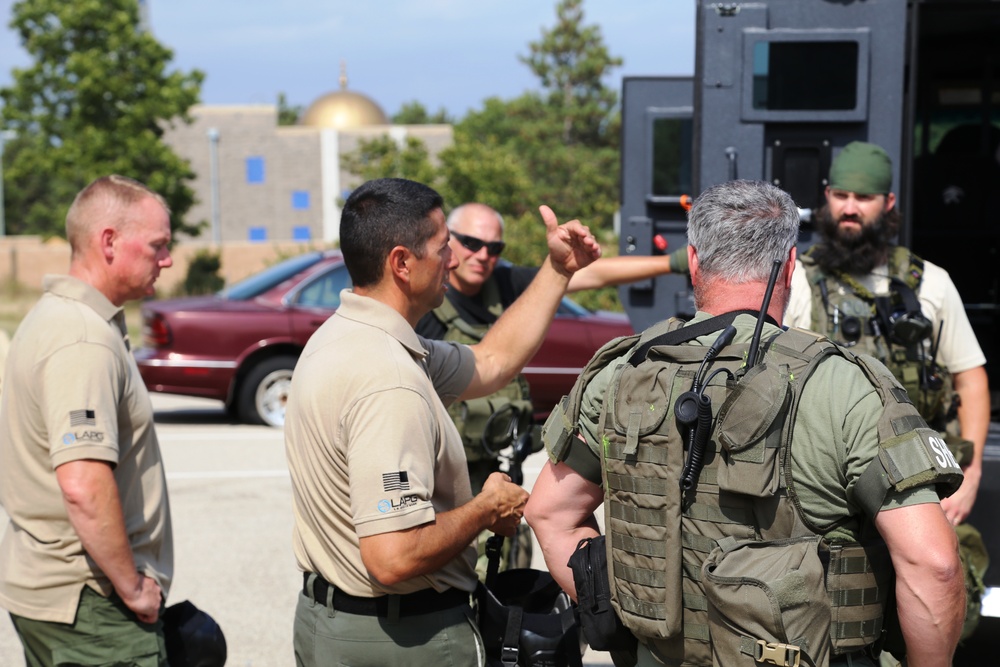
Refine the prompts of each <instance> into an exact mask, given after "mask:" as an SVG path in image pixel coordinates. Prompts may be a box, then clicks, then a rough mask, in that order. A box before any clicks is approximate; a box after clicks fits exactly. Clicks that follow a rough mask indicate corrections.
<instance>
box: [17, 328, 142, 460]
mask: <svg viewBox="0 0 1000 667" xmlns="http://www.w3.org/2000/svg"><path fill="white" fill-rule="evenodd" d="M37 371H38V391H39V396H38V402H39V405H40V406H42V410H43V418H44V420H45V430H46V433H47V434H48V439H49V442H48V445H49V456H50V458H51V460H52V467H53V468H56V467H58V466H60V465H62V464H64V463H67V462H69V461H76V460H80V459H96V460H100V461H108V462H110V463H113V464H117V463H118V456H119V450H118V404H119V398H120V397H121V396H122V394H123V393H124V391H125V386H124V385H125V378H126V377H127V371H126V369H125V361H124V360H123V359H121V358H120V357H119V356H118V355H117V354H116V352H115V351H114V350H111V349H110V348H108V347H106V346H104V345H100V344H94V343H87V342H79V343H75V344H73V345H69V346H66V347H63V348H62V349H60V350H58V351H56V352H55V353H54V354H52V355H50V356H49V357H47V358H46V359H45V360H44V361H43V362H41V363H40V364H39V365H38V367H37Z"/></svg>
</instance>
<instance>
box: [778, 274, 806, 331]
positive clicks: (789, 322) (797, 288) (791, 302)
mask: <svg viewBox="0 0 1000 667" xmlns="http://www.w3.org/2000/svg"><path fill="white" fill-rule="evenodd" d="M784 319H785V321H784V325H785V326H787V327H798V328H800V329H812V294H811V289H810V287H809V279H808V278H806V269H805V267H804V266H802V262H800V261H799V260H795V271H794V272H793V273H792V289H791V293H790V294H789V296H788V308H787V309H786V310H785V318H784Z"/></svg>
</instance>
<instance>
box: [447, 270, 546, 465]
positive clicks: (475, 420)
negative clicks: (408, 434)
mask: <svg viewBox="0 0 1000 667" xmlns="http://www.w3.org/2000/svg"><path fill="white" fill-rule="evenodd" d="M483 302H484V304H485V306H486V309H487V310H488V311H489V312H490V313H492V314H493V315H495V316H496V317H500V315H501V314H503V303H502V302H501V300H500V288H499V287H498V286H497V282H496V280H493V279H492V278H491V279H490V280H487V281H486V282H485V283H484V284H483ZM431 312H432V313H433V314H434V317H436V318H437V319H438V321H440V322H441V324H443V325H444V326H445V328H446V329H447V331H446V332H445V335H444V338H443V340H446V341H455V342H458V343H464V344H465V345H475V344H476V343H478V342H479V341H481V340H482V339H483V336H485V335H486V332H487V331H488V330H489V326H486V325H481V326H474V325H471V324H469V323H468V322H466V321H465V320H463V319H462V318H461V317H460V316H459V314H458V310H456V309H455V306H454V305H452V303H451V301H449V300H448V299H447V298H445V300H444V301H443V302H442V303H441V305H440V306H438V307H437V308H435V309H434V310H433V311H431ZM532 413H533V408H532V404H531V398H530V394H529V392H528V381H527V380H525V379H524V376H523V375H518V376H517V377H515V378H514V379H513V380H511V381H510V383H509V384H508V385H507V386H506V387H504V388H503V389H501V390H500V391H498V392H496V393H495V394H490V395H489V396H484V397H481V398H475V399H472V400H468V401H456V402H455V403H453V404H452V405H451V407H450V408H448V414H449V415H451V418H452V421H454V422H455V426H456V427H457V428H458V432H459V434H461V436H462V444H463V445H464V446H465V456H466V458H467V459H468V460H469V461H470V462H475V461H484V460H490V459H495V458H496V453H497V452H498V451H499V450H501V449H503V448H504V447H506V446H507V445H509V444H510V439H509V438H508V437H507V433H508V429H507V428H505V426H506V425H508V424H509V423H510V418H511V417H513V418H515V419H516V420H517V421H518V424H517V428H518V429H519V431H520V432H524V429H526V428H528V427H529V426H530V424H531V420H532ZM494 415H496V416H494ZM491 417H492V418H491Z"/></svg>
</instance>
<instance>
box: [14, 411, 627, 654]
mask: <svg viewBox="0 0 1000 667" xmlns="http://www.w3.org/2000/svg"><path fill="white" fill-rule="evenodd" d="M153 405H154V408H155V410H156V421H157V431H158V433H159V436H160V442H161V446H162V449H163V456H164V459H165V465H166V469H167V482H168V486H169V492H170V503H171V509H172V512H173V518H174V540H175V545H176V549H175V551H176V563H175V566H176V567H175V581H174V584H173V587H172V589H171V591H170V598H169V600H168V603H171V604H172V603H175V602H179V601H181V600H185V599H189V600H191V601H192V602H194V603H195V604H196V605H198V606H199V607H201V608H202V609H204V610H205V611H207V612H208V613H210V614H212V616H213V617H214V618H215V619H216V620H217V621H218V622H219V624H220V625H221V626H222V628H223V630H224V631H225V633H226V639H227V643H228V646H229V659H228V661H227V665H229V666H230V667H257V666H260V667H286V666H291V665H294V659H293V657H292V640H291V636H292V616H293V612H294V608H295V600H296V592H297V590H298V588H299V587H300V586H301V585H302V579H301V575H300V574H299V573H298V571H297V570H296V567H295V561H294V558H293V556H292V548H291V533H292V525H291V521H292V520H291V483H290V481H289V478H288V468H287V466H286V464H285V453H284V445H283V443H282V432H281V431H280V430H276V429H271V428H267V427H254V426H243V425H233V424H232V423H230V421H229V420H228V419H227V418H226V416H225V414H224V412H223V410H222V408H221V404H218V403H215V402H211V401H199V400H197V399H187V398H181V397H176V396H167V395H162V394H157V395H154V396H153ZM542 462H543V458H541V456H540V455H534V456H533V457H531V458H529V460H528V461H526V462H525V482H526V484H527V485H529V486H530V484H532V483H533V482H534V479H535V477H536V476H537V474H538V470H539V468H540V466H541V464H542ZM0 519H2V522H3V523H0V526H2V525H3V524H5V523H6V515H4V514H3V512H2V510H0ZM0 530H2V528H0ZM537 553H538V550H537V549H536V554H537ZM535 566H536V567H543V566H542V565H541V564H540V563H536V564H535ZM585 662H586V663H587V664H589V665H604V666H607V667H610V665H611V661H610V659H609V658H608V656H607V654H604V653H592V654H589V655H588V656H587V657H586V659H585ZM0 665H3V666H4V667H24V658H23V655H22V653H21V646H20V643H19V642H18V639H17V636H16V635H15V633H14V630H13V627H12V626H11V624H10V618H9V617H8V616H7V614H6V613H0Z"/></svg>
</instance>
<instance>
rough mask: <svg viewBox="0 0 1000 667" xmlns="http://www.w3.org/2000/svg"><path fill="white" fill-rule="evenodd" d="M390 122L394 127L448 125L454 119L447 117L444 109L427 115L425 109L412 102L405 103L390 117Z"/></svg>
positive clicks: (419, 104)
mask: <svg viewBox="0 0 1000 667" xmlns="http://www.w3.org/2000/svg"><path fill="white" fill-rule="evenodd" d="M392 122H393V123H395V124H396V125H448V124H450V123H452V122H454V119H453V118H452V117H451V116H449V115H448V112H447V111H445V109H444V107H442V108H440V109H438V110H437V113H434V114H431V113H428V111H427V108H426V107H425V106H424V105H423V104H421V103H420V102H417V101H416V100H414V101H413V102H406V103H405V104H403V106H402V107H400V108H399V111H397V112H396V113H395V114H393V116H392Z"/></svg>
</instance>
